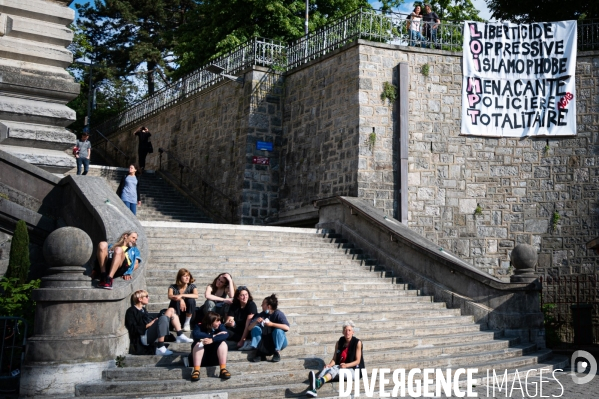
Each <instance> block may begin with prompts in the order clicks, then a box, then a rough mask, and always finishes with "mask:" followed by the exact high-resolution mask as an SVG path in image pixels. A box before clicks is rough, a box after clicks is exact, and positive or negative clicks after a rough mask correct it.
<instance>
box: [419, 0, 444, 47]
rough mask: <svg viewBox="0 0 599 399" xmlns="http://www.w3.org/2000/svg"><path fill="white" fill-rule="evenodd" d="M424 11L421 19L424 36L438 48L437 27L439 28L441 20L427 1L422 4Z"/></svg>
mask: <svg viewBox="0 0 599 399" xmlns="http://www.w3.org/2000/svg"><path fill="white" fill-rule="evenodd" d="M424 11H425V13H424V15H423V16H422V20H423V21H424V36H426V39H427V40H428V41H429V42H430V43H432V44H433V46H434V47H435V48H436V49H438V48H440V46H439V45H438V44H437V28H439V24H440V23H441V20H440V19H439V16H438V15H437V13H436V12H434V11H433V10H432V9H431V5H430V4H429V3H427V4H425V5H424Z"/></svg>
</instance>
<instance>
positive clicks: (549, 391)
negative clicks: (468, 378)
mask: <svg viewBox="0 0 599 399" xmlns="http://www.w3.org/2000/svg"><path fill="white" fill-rule="evenodd" d="M576 376H578V377H584V376H585V374H580V373H576ZM555 377H556V378H557V380H559V383H558V382H557V381H556V380H555V379H554V378H553V376H552V375H551V374H547V375H543V391H542V396H541V392H539V377H538V376H535V377H534V378H533V377H531V378H529V381H528V384H526V383H525V381H524V378H522V389H520V385H519V384H518V383H517V382H516V383H515V384H513V383H512V382H509V383H508V385H507V390H506V387H505V385H504V388H503V390H502V391H499V390H498V389H497V388H498V387H497V385H496V386H495V394H493V388H492V387H491V386H488V387H487V386H484V385H483V386H478V387H476V388H475V389H474V391H475V392H477V393H478V397H479V398H493V399H506V398H510V399H522V398H540V397H549V398H562V399H596V398H599V373H597V375H596V376H595V378H593V380H592V381H590V382H589V383H587V384H583V385H579V384H576V383H574V381H573V380H572V370H571V369H570V368H567V369H565V370H564V371H561V372H556V373H555ZM560 384H561V385H560ZM512 387H513V389H512ZM527 388H528V392H527ZM510 391H511V392H510ZM443 397H444V398H445V396H443Z"/></svg>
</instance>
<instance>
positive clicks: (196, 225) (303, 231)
mask: <svg viewBox="0 0 599 399" xmlns="http://www.w3.org/2000/svg"><path fill="white" fill-rule="evenodd" d="M140 223H141V225H142V226H143V227H157V228H159V227H162V228H181V229H206V230H239V231H248V232H252V231H267V232H273V233H298V234H310V235H317V234H322V233H319V231H318V230H317V229H310V228H300V227H279V226H250V225H237V224H213V223H212V224H208V223H185V222H162V221H159V222H156V221H141V222H140Z"/></svg>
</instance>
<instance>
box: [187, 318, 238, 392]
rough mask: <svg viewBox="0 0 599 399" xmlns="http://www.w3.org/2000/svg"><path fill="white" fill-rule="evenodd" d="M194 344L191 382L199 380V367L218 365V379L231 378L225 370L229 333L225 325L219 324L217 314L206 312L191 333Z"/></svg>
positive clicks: (191, 355) (219, 320)
mask: <svg viewBox="0 0 599 399" xmlns="http://www.w3.org/2000/svg"><path fill="white" fill-rule="evenodd" d="M192 336H193V339H194V342H193V344H192V345H191V347H192V350H191V354H190V357H191V360H192V362H193V372H192V373H191V382H198V381H199V380H200V367H201V366H205V367H209V366H216V365H217V364H218V365H220V375H219V377H220V378H221V379H223V380H228V379H229V378H231V373H229V371H228V370H227V353H228V351H229V348H228V347H227V343H226V342H225V341H226V339H227V338H228V337H229V333H228V332H227V329H226V328H225V325H224V324H222V323H221V318H220V315H219V314H218V313H215V312H208V314H206V316H205V317H204V320H203V321H202V323H201V324H198V325H196V326H195V327H194V329H193V333H192Z"/></svg>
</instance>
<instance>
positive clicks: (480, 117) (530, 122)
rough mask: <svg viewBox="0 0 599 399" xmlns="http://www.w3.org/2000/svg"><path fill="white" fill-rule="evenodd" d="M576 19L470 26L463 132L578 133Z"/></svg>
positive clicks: (500, 134) (466, 29)
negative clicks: (575, 78) (575, 75)
mask: <svg viewBox="0 0 599 399" xmlns="http://www.w3.org/2000/svg"><path fill="white" fill-rule="evenodd" d="M575 70H576V21H562V22H553V23H535V24H521V25H516V24H511V23H501V22H495V23H491V22H489V23H483V22H470V21H466V22H464V58H463V71H464V81H463V82H462V134H466V135H476V136H493V137H523V136H564V135H575V134H576V86H575V81H574V74H575Z"/></svg>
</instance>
